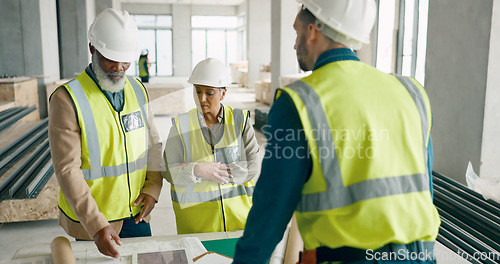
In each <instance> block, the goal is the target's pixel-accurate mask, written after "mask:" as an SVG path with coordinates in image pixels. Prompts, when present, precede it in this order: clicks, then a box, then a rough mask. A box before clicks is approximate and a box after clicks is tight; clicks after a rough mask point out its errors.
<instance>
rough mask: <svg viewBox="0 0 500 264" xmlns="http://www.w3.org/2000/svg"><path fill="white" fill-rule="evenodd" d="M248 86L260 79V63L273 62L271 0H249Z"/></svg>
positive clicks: (252, 85) (251, 86)
mask: <svg viewBox="0 0 500 264" xmlns="http://www.w3.org/2000/svg"><path fill="white" fill-rule="evenodd" d="M246 14H247V22H246V23H247V44H246V45H247V47H246V48H247V58H248V59H247V60H248V87H250V88H253V87H254V84H255V82H256V81H259V80H260V65H262V64H269V63H270V62H271V1H268V0H252V1H247V13H246Z"/></svg>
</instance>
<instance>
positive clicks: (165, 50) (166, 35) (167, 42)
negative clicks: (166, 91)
mask: <svg viewBox="0 0 500 264" xmlns="http://www.w3.org/2000/svg"><path fill="white" fill-rule="evenodd" d="M156 34H157V39H156V43H157V46H158V56H157V57H156V58H157V61H158V62H161V63H157V70H158V71H157V72H156V74H157V75H161V76H171V75H173V73H174V72H173V69H172V30H157V31H156Z"/></svg>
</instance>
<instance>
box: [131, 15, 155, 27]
mask: <svg viewBox="0 0 500 264" xmlns="http://www.w3.org/2000/svg"><path fill="white" fill-rule="evenodd" d="M132 17H134V19H135V24H137V27H154V26H155V24H156V18H155V16H150V15H134V16H132Z"/></svg>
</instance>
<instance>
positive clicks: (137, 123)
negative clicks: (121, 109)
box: [122, 111, 144, 132]
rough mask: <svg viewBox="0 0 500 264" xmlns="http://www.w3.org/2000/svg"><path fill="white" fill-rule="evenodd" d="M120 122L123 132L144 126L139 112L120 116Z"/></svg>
mask: <svg viewBox="0 0 500 264" xmlns="http://www.w3.org/2000/svg"><path fill="white" fill-rule="evenodd" d="M122 123H123V128H124V129H125V132H130V131H134V130H136V129H139V128H142V127H144V122H143V121H142V116H141V112H140V111H137V112H133V113H130V114H128V115H123V116H122Z"/></svg>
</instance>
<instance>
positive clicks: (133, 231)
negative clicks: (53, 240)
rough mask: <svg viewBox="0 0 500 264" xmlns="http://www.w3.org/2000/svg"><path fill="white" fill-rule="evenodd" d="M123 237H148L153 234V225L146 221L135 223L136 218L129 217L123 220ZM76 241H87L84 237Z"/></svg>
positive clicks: (120, 235) (121, 233)
mask: <svg viewBox="0 0 500 264" xmlns="http://www.w3.org/2000/svg"><path fill="white" fill-rule="evenodd" d="M118 236H119V237H121V238H127V237H147V236H151V225H150V224H149V223H146V222H144V221H141V222H139V223H138V224H135V219H134V218H127V219H125V220H123V226H122V230H121V231H120V234H118ZM76 241H86V240H83V239H76Z"/></svg>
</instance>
